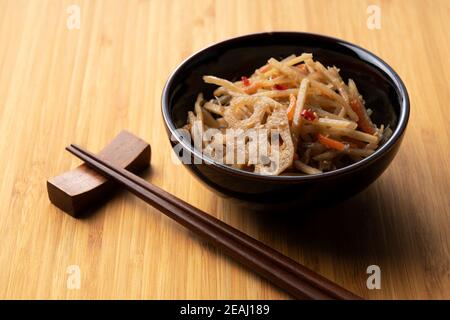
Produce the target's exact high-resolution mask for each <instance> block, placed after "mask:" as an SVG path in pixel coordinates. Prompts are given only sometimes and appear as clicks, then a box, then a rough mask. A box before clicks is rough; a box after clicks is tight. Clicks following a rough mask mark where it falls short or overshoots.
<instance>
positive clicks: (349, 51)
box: [162, 32, 410, 207]
mask: <svg viewBox="0 0 450 320" xmlns="http://www.w3.org/2000/svg"><path fill="white" fill-rule="evenodd" d="M302 52H310V53H313V54H314V59H315V60H318V61H320V62H322V64H324V65H326V66H327V65H328V66H329V65H335V66H337V67H338V68H340V70H341V75H342V77H343V79H344V80H346V79H348V78H352V79H353V80H354V81H355V82H356V84H357V86H358V89H359V91H360V93H361V94H362V95H363V97H364V98H365V100H366V105H367V106H368V107H370V108H371V109H372V110H373V115H372V119H373V121H374V122H375V123H376V124H377V125H380V124H384V125H385V126H386V125H389V126H390V127H391V128H392V129H393V134H392V136H391V137H390V138H389V139H388V140H387V141H386V142H385V143H384V144H383V145H382V146H380V147H379V148H378V149H377V151H376V152H375V153H373V154H372V155H370V156H369V157H367V158H365V159H363V160H361V161H359V162H357V163H354V164H352V165H349V166H347V167H344V168H341V169H338V170H335V171H331V172H326V173H322V174H317V175H311V176H263V175H258V174H254V173H249V172H245V171H242V170H237V169H233V168H230V167H228V166H226V165H224V164H220V163H215V162H213V161H211V160H210V159H207V158H205V157H204V156H203V155H202V154H201V153H199V152H198V151H197V150H195V149H194V148H193V146H192V145H191V144H190V143H189V142H187V141H183V139H182V137H181V136H180V134H179V133H178V132H177V131H176V129H177V128H180V127H182V126H183V125H184V124H185V122H186V117H187V112H188V111H189V110H190V109H192V108H193V105H194V102H195V99H196V97H197V94H198V93H200V92H203V93H204V94H205V95H206V97H207V98H210V97H212V91H213V90H214V88H215V86H213V85H209V84H205V83H204V82H203V79H202V76H203V75H216V76H219V77H222V78H226V79H228V80H233V81H234V80H237V79H238V78H239V77H240V76H241V75H250V74H251V73H253V71H254V70H255V69H256V68H257V67H259V66H262V65H264V64H265V63H266V61H267V60H268V59H269V58H270V57H275V58H280V59H281V58H283V57H286V56H289V55H291V54H300V53H302ZM208 95H209V97H208ZM409 108H410V107H409V98H408V93H407V91H406V88H405V85H404V84H403V82H402V80H401V79H400V78H399V76H398V75H397V73H396V72H395V71H394V70H393V69H392V68H391V67H390V66H389V65H388V64H387V63H385V62H384V61H383V60H381V59H380V58H378V57H377V56H375V55H374V54H372V53H370V52H368V51H367V50H365V49H362V48H360V47H358V46H356V45H354V44H351V43H348V42H346V41H343V40H339V39H335V38H330V37H326V36H321V35H315V34H309V33H300V32H270V33H258V34H251V35H245V36H241V37H237V38H233V39H229V40H226V41H223V42H219V43H216V44H214V45H212V46H210V47H208V48H206V49H203V50H201V51H200V52H198V53H196V54H194V55H192V56H191V57H189V58H188V59H186V60H185V61H184V62H183V63H181V65H180V66H178V68H177V69H176V70H175V71H174V72H173V73H172V75H171V76H170V77H169V79H168V80H167V83H166V85H165V87H164V90H163V94H162V114H163V118H164V122H165V125H166V128H167V133H168V135H169V137H171V143H172V146H178V148H179V147H180V146H181V147H182V148H183V149H184V152H188V153H189V156H190V157H191V159H192V161H191V163H190V164H185V165H186V167H187V168H189V169H190V170H191V172H193V173H194V175H195V176H197V177H198V178H200V180H201V181H203V182H204V183H206V184H207V185H208V186H210V187H212V188H213V189H214V190H216V191H218V192H219V193H221V194H222V195H227V196H231V197H233V198H236V199H241V200H244V201H245V202H249V203H252V204H262V205H263V207H265V206H267V207H273V206H269V204H276V205H277V206H279V205H280V204H285V205H287V206H291V205H292V204H297V203H302V205H310V204H317V203H320V204H324V203H325V202H326V201H325V199H327V201H328V200H336V199H345V198H348V197H349V196H351V195H354V194H356V193H357V192H359V191H361V190H363V189H364V188H366V187H367V186H368V185H369V184H370V183H372V182H373V181H374V180H375V179H376V178H377V177H379V176H380V175H381V173H382V172H383V171H384V170H385V169H386V167H387V166H388V165H389V163H390V162H391V161H392V159H393V158H394V156H395V154H396V153H397V150H398V148H399V146H400V143H401V140H402V137H403V133H404V131H405V128H406V124H407V122H408V118H409ZM185 156H186V154H185ZM194 158H197V160H198V159H200V160H201V161H197V162H201V163H194V162H195V161H193V159H194Z"/></svg>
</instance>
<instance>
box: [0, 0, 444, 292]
mask: <svg viewBox="0 0 450 320" xmlns="http://www.w3.org/2000/svg"><path fill="white" fill-rule="evenodd" d="M374 3H375V4H378V5H379V6H380V8H381V10H382V11H381V12H382V15H381V17H382V22H381V23H382V25H381V29H380V30H369V29H368V28H367V27H366V20H367V17H368V15H367V14H366V9H367V7H368V5H369V4H374ZM71 4H75V5H78V6H79V7H80V9H81V25H80V29H79V30H77V29H75V30H70V29H68V28H67V26H66V21H67V17H68V16H69V14H68V13H67V11H66V10H67V7H68V6H69V5H71ZM449 18H450V3H449V2H448V1H446V0H442V1H439V0H435V1H433V2H427V1H421V0H408V1H406V0H405V1H400V0H397V1H357V0H354V1H353V0H345V1H342V0H330V1H328V0H321V1H319V0H316V1H299V0H293V1H288V0H274V1H263V0H261V1H258V0H248V1H242V0H238V1H207V0H205V1H203V0H192V1H175V0H167V1H156V0H154V1H115V0H107V1H106V0H105V1H87V0H86V1H75V0H73V1H57V0H53V1H36V0H28V1H23V0H11V1H5V0H3V1H0V70H1V71H2V72H0V133H1V135H0V167H1V168H2V170H1V171H0V203H1V204H2V210H1V211H0V269H1V272H0V298H45V299H54V298H63V299H77V298H103V299H112V298H124V299H129V298H137V299H144V298H145V299H154V298H169V299H171V298H175V299H177V298H196V299H203V298H211V299H214V298H242V299H247V298H248V299H259V298H261V299H267V298H272V299H284V298H288V296H287V295H285V294H284V293H283V292H281V291H279V290H278V289H276V288H274V287H273V286H271V285H270V284H269V283H267V282H266V281H264V280H262V279H261V278H259V277H258V276H255V275H254V274H252V273H250V272H248V271H247V270H246V269H244V268H243V267H241V266H239V265H238V264H236V263H234V262H233V261H231V260H229V259H228V258H226V257H225V256H223V255H222V254H220V253H219V252H217V251H216V250H215V249H213V248H212V247H210V246H209V245H206V244H205V243H203V242H201V241H200V240H199V239H198V238H197V237H195V236H194V235H193V234H192V233H189V232H188V231H186V230H185V229H183V228H182V227H179V226H178V225H177V224H175V223H173V222H172V221H170V220H169V219H167V218H165V217H163V216H162V215H161V214H160V213H159V212H158V211H156V210H154V209H152V208H150V207H148V206H147V205H146V204H145V203H143V202H141V201H140V200H139V199H136V198H135V197H133V196H131V195H129V194H126V193H120V194H119V195H118V196H117V197H115V198H114V199H112V201H110V202H109V203H108V204H106V205H105V206H104V207H102V208H101V209H100V210H98V211H97V212H96V213H95V214H94V215H92V216H90V217H89V218H86V219H83V220H76V219H73V218H72V217H70V216H68V215H66V214H63V213H62V212H61V211H60V210H58V209H57V208H55V207H54V206H52V205H51V204H50V202H49V201H48V198H47V194H46V185H45V182H46V180H47V179H48V178H49V177H51V176H54V175H56V174H58V173H60V172H62V171H66V170H68V169H69V168H74V167H75V166H77V165H78V164H79V163H80V162H79V161H78V160H77V159H75V158H74V157H73V156H71V155H69V154H68V153H67V152H64V147H65V146H66V145H67V144H69V143H71V142H75V143H78V144H80V145H82V146H85V147H87V148H88V149H89V150H92V151H98V150H100V149H101V148H102V147H103V146H104V145H106V144H107V143H108V142H109V141H110V140H111V139H112V138H113V137H114V136H115V135H116V134H117V133H118V132H119V131H121V130H122V129H127V130H129V131H131V132H133V133H135V134H137V135H138V136H140V137H142V138H143V139H144V140H146V141H148V142H150V144H151V146H152V150H153V152H152V153H153V154H152V171H151V173H150V174H149V175H147V179H148V180H150V181H151V182H152V183H154V184H156V185H158V186H160V187H162V188H163V189H165V190H167V191H169V192H171V193H173V194H175V195H176V196H178V197H180V198H182V199H184V200H186V201H187V202H189V203H191V204H192V205H194V206H197V207H199V208H200V209H202V210H204V211H206V212H208V213H211V214H212V215H214V216H215V217H217V218H219V219H222V220H223V221H225V222H227V223H229V224H231V225H232V226H234V227H236V228H238V229H240V230H242V231H244V232H246V233H248V234H250V235H251V236H253V237H255V238H257V239H259V240H261V241H263V242H265V243H266V244H268V245H270V246H272V247H273V248H275V249H277V250H279V251H281V252H283V253H284V254H286V255H288V256H290V257H291V258H293V259H294V260H296V261H299V262H301V263H303V264H305V265H307V266H308V267H309V268H312V269H313V270H315V271H317V272H318V273H320V274H322V275H323V276H325V277H327V278H329V279H331V280H333V281H335V282H337V283H339V284H340V285H342V286H344V287H345V288H347V289H349V290H351V291H353V292H355V293H356V294H358V295H361V296H363V297H365V298H369V299H381V298H386V299H393V298H395V299H399V298H406V299H418V298H432V299H444V298H445V299H449V298H450V290H449V289H450V272H449V270H450V263H449V255H450V254H449V251H450V249H449V243H450V230H449V225H450V224H449V220H450V196H449V194H448V192H449V190H450V160H449V157H448V155H449V152H448V150H449V147H450V134H449V131H448V130H447V126H448V117H446V116H445V110H447V109H448V106H447V102H448V101H450V91H449V90H448V79H449V78H450V66H449V62H448V52H450V37H449V35H448V32H447V25H448V19H449ZM267 30H297V31H308V32H314V33H322V34H327V35H331V36H336V37H339V38H344V39H346V40H348V41H351V42H354V43H357V44H359V45H361V46H363V47H365V48H367V49H369V50H370V51H372V52H374V53H375V54H377V55H379V56H380V57H382V58H383V59H384V60H385V61H387V62H388V63H389V64H390V65H392V66H393V67H394V69H395V70H396V71H397V72H398V73H399V74H400V76H401V77H402V79H403V80H404V81H405V84H406V86H407V88H408V90H409V93H410V97H411V105H412V113H411V118H410V124H409V126H408V129H407V133H406V136H405V139H404V142H403V145H402V148H401V150H400V152H399V154H398V156H397V158H396V159H395V160H394V162H393V163H392V165H391V166H390V167H389V169H388V170H387V171H386V172H385V173H384V174H383V176H382V177H381V178H380V179H379V180H378V181H377V182H376V183H374V184H373V185H372V186H371V187H370V188H369V189H368V190H367V191H365V192H363V193H361V194H360V195H358V196H356V197H355V198H353V199H351V200H349V201H346V202H344V203H341V204H339V205H337V206H335V207H333V208H327V209H321V210H318V211H316V212H310V213H305V212H298V213H296V212H293V213H292V215H280V214H277V212H273V213H272V214H270V215H269V214H264V215H263V214H258V213H256V212H252V211H249V210H243V209H241V208H239V207H238V206H236V205H235V204H234V203H233V202H232V201H230V200H229V199H223V198H220V197H218V196H217V195H215V194H214V193H213V192H212V191H210V190H209V189H207V188H205V187H204V186H203V185H202V184H201V183H200V182H198V181H197V180H195V179H193V178H192V176H190V174H189V173H188V172H187V170H185V169H184V168H183V167H182V166H177V165H174V164H173V163H172V161H171V150H170V146H169V143H168V141H167V139H166V138H165V133H164V127H163V124H162V119H161V115H160V95H161V90H162V87H163V85H164V82H165V80H166V79H167V77H168V75H169V74H170V72H171V71H172V70H173V68H175V66H176V65H177V64H178V63H180V62H181V61H182V60H183V59H184V58H186V57H187V56H188V55H190V54H191V53H192V52H194V51H196V50H198V49H200V48H202V47H204V46H206V45H208V44H210V43H211V42H214V41H219V40H222V39H226V38H229V37H232V36H235V35H240V34H245V33H250V32H257V31H267ZM324 221H326V223H324ZM372 264H376V265H379V266H380V268H381V272H382V287H381V290H368V289H367V287H366V279H367V276H368V275H367V274H366V268H367V266H369V265H372ZM70 265H78V266H79V268H80V270H81V287H80V289H79V290H71V289H68V287H67V277H68V274H67V268H68V266H70Z"/></svg>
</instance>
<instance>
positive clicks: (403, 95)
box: [161, 31, 410, 181]
mask: <svg viewBox="0 0 450 320" xmlns="http://www.w3.org/2000/svg"><path fill="white" fill-rule="evenodd" d="M283 34H284V35H289V34H291V35H297V36H307V37H317V38H319V39H321V40H323V41H329V42H335V43H337V44H339V45H343V46H346V47H348V48H349V49H352V50H355V49H356V50H360V51H362V52H364V53H365V54H366V55H368V56H369V57H371V58H372V59H373V60H372V61H370V63H372V64H374V65H375V66H376V67H378V68H379V69H381V70H382V71H383V72H384V73H385V74H386V75H387V76H388V77H389V78H390V80H391V81H392V82H393V83H394V85H395V89H396V93H397V97H398V98H399V99H402V101H401V103H400V112H399V114H398V123H397V127H396V128H395V130H394V132H393V133H392V135H391V136H390V137H389V139H388V140H387V141H386V142H385V143H384V144H383V145H382V146H381V147H380V148H378V149H376V150H375V152H374V153H373V154H371V155H370V156H368V157H366V158H364V159H362V160H360V161H358V162H355V163H352V164H350V165H348V166H345V167H342V168H339V169H336V170H333V171H328V172H323V173H318V174H313V175H303V176H271V175H261V174H258V173H253V172H248V171H244V170H240V169H235V168H232V167H230V166H227V165H226V164H222V163H219V162H216V161H214V160H213V159H210V158H208V157H207V156H204V155H203V153H200V152H199V151H198V150H197V149H195V148H194V147H193V146H192V144H190V143H186V142H185V141H184V140H182V139H180V136H179V135H178V134H177V133H176V130H177V128H176V127H175V125H174V123H173V121H172V119H171V114H170V109H169V88H170V87H171V86H172V85H173V82H174V79H175V77H176V76H177V75H178V73H180V72H181V71H182V69H183V67H185V65H186V64H187V63H188V62H189V61H191V60H193V59H195V58H196V57H198V56H200V55H202V54H204V53H205V52H207V51H209V50H211V49H212V48H215V47H217V46H222V45H227V44H231V43H232V42H235V41H242V40H245V39H248V38H253V37H263V36H276V35H283ZM361 60H362V61H363V62H365V63H369V61H367V60H363V59H361ZM161 111H162V116H163V119H164V123H165V126H166V129H168V130H169V132H170V134H171V135H172V136H173V137H175V139H176V142H177V143H179V144H181V145H182V147H183V149H184V150H188V151H189V152H190V154H191V155H194V156H195V157H198V158H199V159H201V160H202V163H203V162H204V163H205V164H207V165H212V166H214V167H217V168H219V169H221V170H224V171H226V172H227V173H230V174H233V175H237V176H241V177H246V178H251V179H257V180H265V181H269V180H270V181H306V180H322V179H328V178H332V177H335V176H337V175H345V174H349V173H351V172H354V171H355V170H358V169H362V168H363V167H366V166H368V165H370V164H372V163H374V162H375V161H376V160H377V159H379V158H380V157H382V156H383V155H384V154H385V153H386V152H387V151H389V150H390V149H391V148H392V147H394V146H395V145H396V143H397V141H398V140H399V139H400V138H401V137H402V136H403V133H404V131H405V129H406V126H407V123H408V120H409V114H410V100H409V95H408V91H407V89H406V86H405V84H404V83H403V81H402V80H401V78H400V76H399V75H398V74H397V72H395V71H394V69H393V68H392V67H391V66H390V65H389V64H388V63H386V62H385V61H384V60H383V59H381V58H380V57H378V56H377V55H375V54H374V53H372V52H370V51H368V50H367V49H364V48H362V47H360V46H358V45H355V44H353V43H351V42H348V41H346V40H342V39H339V38H335V37H331V36H326V35H322V34H316V33H309V32H298V31H271V32H256V33H250V34H244V35H240V36H236V37H231V38H228V39H225V40H222V41H218V42H215V43H213V44H211V45H209V46H207V47H204V48H202V49H200V50H198V51H196V52H194V53H193V54H191V55H190V56H189V57H187V58H186V59H184V60H183V61H182V62H181V63H179V64H178V65H177V67H176V68H175V69H174V70H173V71H172V72H171V74H170V75H169V77H168V79H167V81H166V83H165V85H164V88H163V91H162V95H161ZM169 139H170V138H169Z"/></svg>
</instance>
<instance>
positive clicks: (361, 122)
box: [350, 99, 375, 134]
mask: <svg viewBox="0 0 450 320" xmlns="http://www.w3.org/2000/svg"><path fill="white" fill-rule="evenodd" d="M350 107H351V108H352V110H353V111H354V112H355V113H356V115H357V116H358V126H359V127H360V128H361V130H362V131H363V132H365V133H368V134H374V133H375V129H374V126H373V123H372V121H371V120H370V118H369V116H368V115H367V112H366V109H365V108H364V106H363V105H362V103H361V101H359V99H352V100H350Z"/></svg>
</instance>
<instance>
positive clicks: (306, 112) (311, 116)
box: [301, 109, 316, 121]
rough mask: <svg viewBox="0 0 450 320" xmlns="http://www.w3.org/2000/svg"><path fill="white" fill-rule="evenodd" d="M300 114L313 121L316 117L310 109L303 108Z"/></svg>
mask: <svg viewBox="0 0 450 320" xmlns="http://www.w3.org/2000/svg"><path fill="white" fill-rule="evenodd" d="M301 115H302V116H303V118H305V119H306V120H308V121H314V119H316V115H315V114H314V112H312V111H311V109H303V111H302V113H301Z"/></svg>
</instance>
